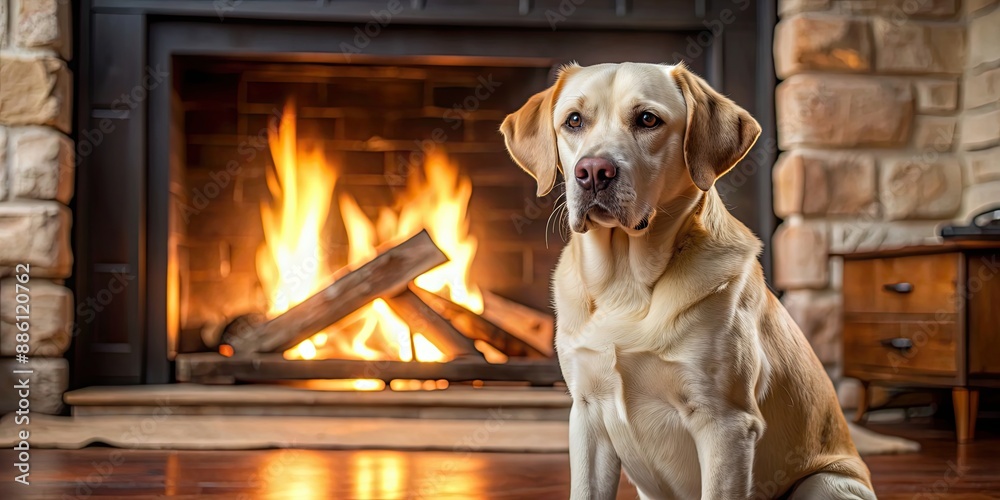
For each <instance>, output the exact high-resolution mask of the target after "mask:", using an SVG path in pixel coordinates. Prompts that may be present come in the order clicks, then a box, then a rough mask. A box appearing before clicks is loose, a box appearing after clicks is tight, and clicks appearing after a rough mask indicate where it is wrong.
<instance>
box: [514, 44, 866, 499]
mask: <svg viewBox="0 0 1000 500" xmlns="http://www.w3.org/2000/svg"><path fill="white" fill-rule="evenodd" d="M646 112H648V113H652V114H653V115H655V116H656V117H657V118H658V119H659V120H660V122H659V125H658V126H656V127H652V128H645V127H643V126H640V125H639V123H642V117H644V116H645V115H640V114H641V113H646ZM572 113H578V114H579V115H580V117H581V122H580V123H582V126H580V127H579V128H573V127H570V126H569V125H568V123H569V122H570V121H569V120H568V118H567V117H568V116H569V115H571V114H572ZM637 122H638V123H637ZM572 123H576V121H575V120H574V121H572ZM501 130H502V132H503V133H504V135H505V137H506V140H507V145H508V149H509V150H510V152H511V155H512V156H513V158H514V159H515V160H516V161H517V162H518V164H519V165H521V166H522V167H523V168H524V169H525V170H527V171H528V172H529V173H531V174H532V175H533V176H534V177H535V178H536V179H538V180H539V195H542V194H545V193H547V192H548V191H549V190H550V189H551V188H552V186H553V184H554V180H555V177H556V171H557V170H562V171H564V176H565V177H566V179H567V182H566V185H567V212H568V219H569V225H570V227H571V228H572V229H573V234H572V237H571V239H570V241H569V243H568V245H567V246H566V248H565V250H564V251H563V254H562V257H561V259H560V261H559V265H558V267H557V269H556V271H555V276H554V279H553V288H554V295H555V305H556V313H557V336H556V347H557V350H558V354H559V360H560V364H561V366H562V370H563V374H564V376H565V379H566V383H567V385H568V387H569V390H570V393H571V395H572V397H573V408H572V411H571V417H570V465H571V478H572V495H571V497H572V498H574V499H592V498H593V499H604V498H614V497H615V492H616V490H617V487H618V480H619V477H620V474H621V470H622V469H624V471H625V473H626V475H627V476H628V478H629V479H630V480H631V481H632V482H633V483H634V484H635V485H636V486H637V487H638V490H639V491H640V495H641V496H642V497H643V498H680V499H689V498H699V497H700V498H704V499H726V500H729V499H738V498H776V497H781V496H783V495H787V494H788V493H789V492H791V491H793V489H794V488H796V487H797V486H798V487H799V488H802V489H803V493H802V494H798V492H793V493H792V494H793V495H794V497H793V498H864V499H871V498H875V496H874V494H873V493H872V492H871V481H870V477H869V472H868V469H867V467H866V466H865V464H864V463H863V462H862V461H861V459H860V458H859V457H858V454H857V452H856V451H855V448H854V445H853V444H852V443H851V439H850V435H849V433H848V428H847V424H846V422H845V420H844V417H843V415H842V414H841V411H840V408H839V405H838V404H837V400H836V397H835V394H834V390H833V386H832V384H831V383H830V380H829V379H828V378H827V376H826V374H825V372H824V370H823V367H822V366H821V364H820V363H819V361H818V360H817V358H816V357H815V355H814V354H813V352H812V350H811V349H810V347H809V345H808V343H807V342H806V340H805V339H804V337H803V335H802V333H801V332H800V331H799V329H798V327H796V325H795V323H794V322H793V321H792V320H791V318H790V317H789V315H788V314H787V312H786V311H785V310H784V308H783V307H782V306H781V304H780V302H779V301H778V300H777V299H776V298H775V297H774V295H773V294H771V292H770V291H769V290H768V288H767V286H766V284H765V282H764V278H763V274H762V272H761V268H760V265H759V264H758V261H757V255H758V253H759V252H760V249H761V244H760V241H759V240H758V239H757V238H756V237H755V236H754V235H753V234H752V233H751V232H750V231H749V230H748V229H747V228H746V227H745V226H744V225H743V224H741V223H740V222H739V221H738V220H736V218H734V217H733V216H732V215H731V214H730V213H729V212H728V211H727V210H726V208H725V207H724V206H723V203H722V201H721V199H720V198H719V196H718V194H717V192H716V190H715V188H714V187H713V184H714V181H715V179H716V178H717V177H718V176H720V175H722V174H724V173H725V172H726V171H728V170H729V169H730V168H732V167H733V166H734V165H735V164H736V163H737V162H738V161H739V160H740V159H742V157H743V156H744V155H745V154H746V153H747V151H748V150H749V148H750V147H751V146H752V145H753V142H754V141H755V140H756V138H757V136H758V135H759V133H760V127H759V126H758V125H757V123H756V121H754V120H753V118H752V117H750V115H749V114H747V113H746V111H744V110H742V109H741V108H739V107H738V106H736V105H735V104H733V103H732V102H731V101H729V100H728V99H726V98H725V97H723V96H721V95H719V94H718V93H716V92H715V91H713V90H712V89H711V88H710V87H708V85H707V84H705V82H704V81H702V80H701V79H700V78H698V77H697V76H695V75H693V74H692V73H690V72H689V71H687V70H686V69H685V68H683V67H681V66H660V65H649V64H631V63H625V64H620V65H611V64H607V65H597V66H591V67H586V68H583V67H579V66H575V65H573V66H570V67H567V68H565V69H564V70H563V72H562V74H561V75H560V78H559V80H558V82H557V83H556V84H555V85H554V86H553V87H552V88H550V89H548V90H546V91H544V92H541V93H539V94H538V95H536V96H535V97H533V98H532V99H531V100H529V101H528V103H527V104H525V106H524V107H523V108H522V109H521V110H519V111H517V112H516V113H513V114H511V115H510V116H509V117H508V118H507V120H505V122H504V124H503V126H502V128H501ZM585 157H600V158H607V159H609V160H611V161H612V162H614V163H615V165H617V174H616V175H615V177H614V179H613V181H612V185H611V187H610V188H608V189H607V190H606V191H601V192H599V193H598V192H596V191H594V192H591V191H589V190H586V189H583V188H581V187H580V186H579V185H577V183H576V179H575V176H574V173H573V172H574V166H575V165H576V164H577V162H578V161H579V160H580V159H581V158H585ZM800 484H801V486H799V485H800ZM806 490H808V492H807V493H806Z"/></svg>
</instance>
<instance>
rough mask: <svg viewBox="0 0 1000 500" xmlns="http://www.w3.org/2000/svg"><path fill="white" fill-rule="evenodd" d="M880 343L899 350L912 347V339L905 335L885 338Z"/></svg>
mask: <svg viewBox="0 0 1000 500" xmlns="http://www.w3.org/2000/svg"><path fill="white" fill-rule="evenodd" d="M882 345H883V346H885V347H891V348H893V349H899V350H900V351H906V350H909V349H913V341H912V340H910V339H908V338H906V337H899V338H895V339H885V340H883V341H882Z"/></svg>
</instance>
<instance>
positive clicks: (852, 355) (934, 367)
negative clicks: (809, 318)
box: [844, 320, 958, 375]
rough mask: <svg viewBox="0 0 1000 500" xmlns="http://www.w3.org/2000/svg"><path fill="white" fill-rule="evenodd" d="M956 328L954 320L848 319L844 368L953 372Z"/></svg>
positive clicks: (955, 361) (888, 371)
mask: <svg viewBox="0 0 1000 500" xmlns="http://www.w3.org/2000/svg"><path fill="white" fill-rule="evenodd" d="M957 330H958V328H957V325H956V324H955V323H954V322H951V321H935V320H926V321H893V322H890V321H886V322H879V321H870V322H869V321H864V322H862V321H848V322H846V323H845V324H844V369H845V371H850V370H851V369H858V370H863V371H864V370H871V369H875V370H878V371H882V372H886V373H899V374H905V373H926V374H932V375H953V374H955V373H956V371H957V357H956V352H957V350H956V345H955V341H956V338H957V333H958V331H957ZM907 346H909V347H907Z"/></svg>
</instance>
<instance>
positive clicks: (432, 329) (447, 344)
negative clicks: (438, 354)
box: [385, 290, 486, 362]
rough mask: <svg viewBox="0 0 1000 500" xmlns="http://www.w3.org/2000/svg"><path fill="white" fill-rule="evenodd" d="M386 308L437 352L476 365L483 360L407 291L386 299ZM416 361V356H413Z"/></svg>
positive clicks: (453, 330)
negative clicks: (470, 361) (466, 359)
mask: <svg viewBox="0 0 1000 500" xmlns="http://www.w3.org/2000/svg"><path fill="white" fill-rule="evenodd" d="M385 301H386V302H387V303H388V304H389V307H390V308H392V310H393V311H394V312H395V313H396V314H398V315H399V317H401V318H403V321H406V324H407V325H409V327H410V331H411V332H413V333H417V332H419V333H422V334H423V335H424V336H425V337H427V340H430V341H431V343H432V344H434V345H435V346H436V347H437V348H438V349H441V351H442V352H444V353H445V354H446V355H448V356H451V357H454V358H470V359H475V360H477V361H483V362H485V361H486V360H485V359H484V358H483V354H482V353H481V352H479V351H477V350H476V346H475V344H474V343H473V342H472V340H470V339H469V338H468V337H466V336H464V335H462V334H461V333H460V332H459V331H458V330H456V329H455V327H453V326H452V325H451V323H449V322H448V320H446V319H444V318H442V317H441V316H439V315H438V313H436V312H434V310H433V309H431V307H430V306H428V305H427V304H425V303H424V302H423V301H422V300H420V297H417V296H416V294H414V293H413V292H412V291H410V290H403V291H402V292H400V293H399V294H398V295H395V296H393V297H387V298H386V299H385ZM413 354H414V357H416V353H413Z"/></svg>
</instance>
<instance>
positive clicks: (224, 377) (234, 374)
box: [177, 352, 562, 386]
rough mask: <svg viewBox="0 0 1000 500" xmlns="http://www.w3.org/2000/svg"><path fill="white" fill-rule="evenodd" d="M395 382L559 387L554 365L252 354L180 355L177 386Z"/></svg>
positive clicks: (515, 361) (558, 373)
mask: <svg viewBox="0 0 1000 500" xmlns="http://www.w3.org/2000/svg"><path fill="white" fill-rule="evenodd" d="M355 378H365V379H368V378H375V379H381V380H384V381H386V382H388V381H391V380H395V379H417V380H439V379H446V380H449V381H451V382H461V381H471V380H487V381H490V380H495V381H524V382H529V383H531V384H532V385H538V386H544V385H553V384H555V383H558V382H562V372H561V371H560V369H559V364H558V363H557V362H556V360H555V359H545V360H523V359H511V360H510V361H508V362H507V363H503V364H499V365H493V364H489V363H483V362H480V361H476V360H474V359H456V360H454V361H450V362H448V363H407V362H404V361H361V360H353V359H310V360H304V359H283V358H282V357H281V354H251V355H249V356H244V357H231V358H227V357H224V356H220V355H218V354H215V353H210V352H203V353H196V354H179V355H178V356H177V380H178V381H180V382H194V383H202V384H232V383H235V382H237V381H239V382H259V381H266V380H308V379H355Z"/></svg>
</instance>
